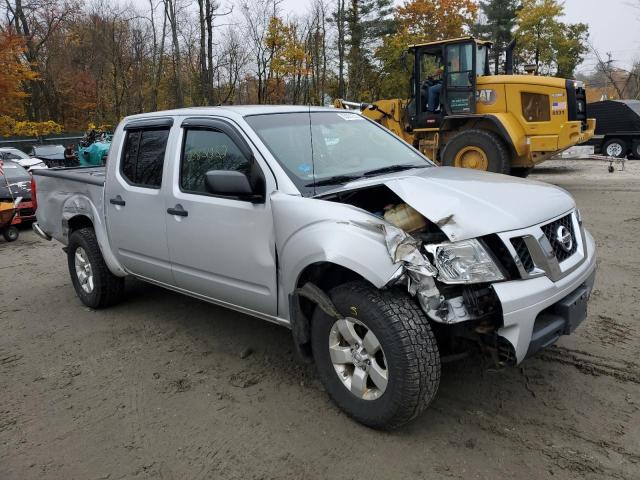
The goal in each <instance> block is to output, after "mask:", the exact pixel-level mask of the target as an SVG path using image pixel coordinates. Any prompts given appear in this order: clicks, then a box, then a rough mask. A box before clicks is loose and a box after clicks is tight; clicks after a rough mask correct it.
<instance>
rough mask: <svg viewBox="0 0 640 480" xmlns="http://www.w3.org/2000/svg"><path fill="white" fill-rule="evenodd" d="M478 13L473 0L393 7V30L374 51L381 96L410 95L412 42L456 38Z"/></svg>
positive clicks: (415, 0) (418, 1)
mask: <svg viewBox="0 0 640 480" xmlns="http://www.w3.org/2000/svg"><path fill="white" fill-rule="evenodd" d="M476 15H477V6H476V4H475V2H474V1H473V0H412V1H408V2H406V3H405V4H404V5H402V6H401V7H399V8H397V9H396V12H395V16H394V23H395V27H396V31H395V32H394V33H393V34H391V35H387V36H386V37H385V38H384V42H383V44H382V45H381V46H380V47H379V48H378V49H377V51H376V58H377V59H378V61H379V62H380V64H381V73H380V85H381V95H382V96H384V97H398V96H399V97H401V98H406V97H407V96H408V95H409V75H410V73H409V70H410V68H411V59H410V58H408V57H406V56H405V51H406V49H407V47H408V46H409V45H411V44H415V43H421V42H431V41H437V40H446V39H449V38H458V37H461V36H463V35H465V34H466V33H468V32H469V31H470V29H471V28H472V26H473V24H474V22H475V19H476Z"/></svg>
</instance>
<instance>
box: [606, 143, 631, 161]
mask: <svg viewBox="0 0 640 480" xmlns="http://www.w3.org/2000/svg"><path fill="white" fill-rule="evenodd" d="M614 144H617V145H620V149H621V150H620V153H619V154H618V155H609V153H608V152H607V150H608V149H609V147H610V146H612V145H614ZM628 151H629V148H628V146H627V142H625V141H624V140H621V139H620V138H611V139H609V140H607V141H606V142H604V144H603V145H602V154H603V155H606V156H608V157H617V158H623V157H626V155H627V152H628Z"/></svg>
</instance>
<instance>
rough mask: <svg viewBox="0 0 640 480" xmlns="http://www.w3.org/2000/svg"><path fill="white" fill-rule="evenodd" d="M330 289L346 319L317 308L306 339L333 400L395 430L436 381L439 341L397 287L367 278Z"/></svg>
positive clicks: (428, 397)
mask: <svg viewBox="0 0 640 480" xmlns="http://www.w3.org/2000/svg"><path fill="white" fill-rule="evenodd" d="M329 296H330V297H331V300H332V301H333V303H334V305H335V306H336V308H337V309H338V311H339V312H340V313H341V314H342V315H343V316H344V318H343V319H341V320H338V319H336V318H334V317H331V316H329V315H327V314H326V313H324V311H322V310H321V309H320V308H316V310H315V312H314V314H313V318H312V326H311V346H312V351H313V358H314V360H315V363H316V367H317V369H318V376H319V377H320V380H321V381H322V383H323V385H324V387H325V389H326V390H327V392H328V393H329V395H330V396H331V398H332V399H333V401H334V402H335V403H336V404H337V405H338V406H339V407H340V408H341V409H342V410H344V411H345V412H346V413H347V414H348V415H349V416H351V417H352V418H354V419H355V420H357V421H359V422H361V423H363V424H365V425H367V426H370V427H373V428H380V429H393V428H397V427H399V426H401V425H403V424H405V423H407V422H408V421H410V420H412V419H413V418H415V417H416V416H417V415H418V414H419V413H420V412H422V410H424V409H425V408H426V407H427V406H428V405H429V403H431V401H432V400H433V398H434V396H435V394H436V391H437V390H438V384H439V383H440V355H439V352H438V346H437V344H436V340H435V337H434V336H433V332H432V331H431V327H430V326H429V322H428V321H427V319H426V317H425V315H424V314H423V313H422V310H420V307H418V305H417V304H416V303H415V301H414V300H413V299H412V298H410V297H409V296H408V295H407V294H406V293H405V292H403V291H401V290H385V291H381V290H377V289H376V288H374V287H373V286H371V285H369V284H367V283H365V282H351V283H347V284H344V285H340V286H339V287H336V288H334V289H333V290H331V291H330V292H329Z"/></svg>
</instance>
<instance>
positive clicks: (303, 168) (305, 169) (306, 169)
mask: <svg viewBox="0 0 640 480" xmlns="http://www.w3.org/2000/svg"><path fill="white" fill-rule="evenodd" d="M312 170H313V169H312V167H311V165H309V164H308V163H301V164H300V165H298V171H299V172H300V173H302V174H304V175H309V174H310V173H311V171H312Z"/></svg>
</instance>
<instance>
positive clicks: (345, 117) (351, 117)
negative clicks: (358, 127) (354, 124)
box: [338, 113, 364, 121]
mask: <svg viewBox="0 0 640 480" xmlns="http://www.w3.org/2000/svg"><path fill="white" fill-rule="evenodd" d="M338 116H339V117H340V118H342V119H343V120H347V121H352V120H364V119H363V118H362V117H361V116H360V115H356V114H355V113H339V114H338Z"/></svg>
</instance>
